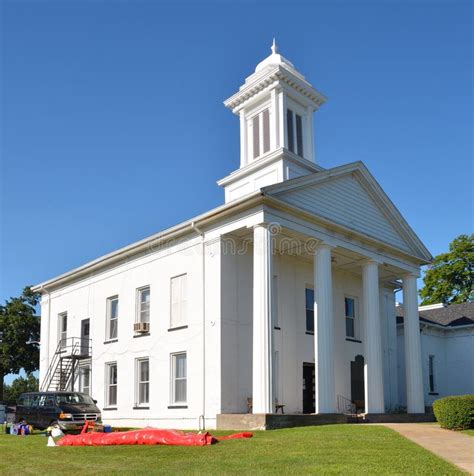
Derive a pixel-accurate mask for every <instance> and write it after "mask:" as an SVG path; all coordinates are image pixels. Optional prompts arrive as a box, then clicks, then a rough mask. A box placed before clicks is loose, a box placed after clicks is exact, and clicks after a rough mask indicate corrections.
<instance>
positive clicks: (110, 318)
mask: <svg viewBox="0 0 474 476" xmlns="http://www.w3.org/2000/svg"><path fill="white" fill-rule="evenodd" d="M118 305H119V298H118V296H113V297H109V298H108V299H107V331H106V333H107V339H108V340H112V339H117V337H118Z"/></svg>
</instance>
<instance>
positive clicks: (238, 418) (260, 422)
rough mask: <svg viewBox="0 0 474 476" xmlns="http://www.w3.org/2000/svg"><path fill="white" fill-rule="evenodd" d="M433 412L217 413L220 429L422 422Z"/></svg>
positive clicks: (265, 428) (431, 417)
mask: <svg viewBox="0 0 474 476" xmlns="http://www.w3.org/2000/svg"><path fill="white" fill-rule="evenodd" d="M433 421H435V419H434V415H433V414H431V413H408V414H407V413H405V414H399V415H396V414H389V413H377V414H374V413H372V414H365V413H361V414H357V415H352V414H351V415H347V414H342V413H331V414H320V415H319V414H283V415H282V414H275V413H256V414H253V413H222V414H219V415H217V422H216V427H217V429H218V430H276V429H279V428H292V427H297V426H316V425H333V424H337V423H420V422H433Z"/></svg>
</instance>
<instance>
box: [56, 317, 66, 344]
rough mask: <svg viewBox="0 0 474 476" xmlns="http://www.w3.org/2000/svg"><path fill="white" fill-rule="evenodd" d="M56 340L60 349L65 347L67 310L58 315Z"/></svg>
mask: <svg viewBox="0 0 474 476" xmlns="http://www.w3.org/2000/svg"><path fill="white" fill-rule="evenodd" d="M58 342H59V344H60V346H61V349H64V348H65V347H66V343H67V312H63V313H61V314H59V316H58Z"/></svg>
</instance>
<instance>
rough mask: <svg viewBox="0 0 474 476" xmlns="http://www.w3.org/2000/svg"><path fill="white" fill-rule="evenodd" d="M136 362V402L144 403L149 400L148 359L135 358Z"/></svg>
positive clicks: (138, 403)
mask: <svg viewBox="0 0 474 476" xmlns="http://www.w3.org/2000/svg"><path fill="white" fill-rule="evenodd" d="M136 362H137V364H136V393H135V395H136V397H135V399H136V404H137V406H139V405H145V404H148V403H149V401H150V361H149V359H148V358H146V359H137V361H136Z"/></svg>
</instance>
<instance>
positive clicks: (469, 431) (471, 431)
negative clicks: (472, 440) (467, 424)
mask: <svg viewBox="0 0 474 476" xmlns="http://www.w3.org/2000/svg"><path fill="white" fill-rule="evenodd" d="M462 432H463V433H464V434H465V435H471V436H474V430H463V431H462Z"/></svg>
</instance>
